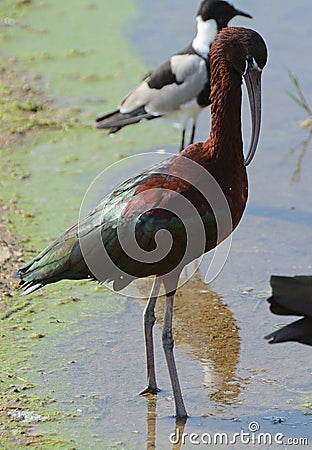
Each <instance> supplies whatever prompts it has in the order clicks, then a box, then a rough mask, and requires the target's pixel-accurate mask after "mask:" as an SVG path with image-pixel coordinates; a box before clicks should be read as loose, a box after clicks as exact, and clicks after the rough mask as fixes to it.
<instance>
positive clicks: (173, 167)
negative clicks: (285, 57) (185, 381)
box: [18, 27, 267, 418]
mask: <svg viewBox="0 0 312 450" xmlns="http://www.w3.org/2000/svg"><path fill="white" fill-rule="evenodd" d="M210 58H211V117H212V124H211V132H210V136H209V138H208V139H207V141H206V142H203V143H196V144H192V145H190V146H188V147H187V148H186V149H184V150H183V151H182V152H180V153H179V154H178V155H176V156H173V157H171V158H169V159H166V160H165V161H163V162H162V163H160V164H158V165H155V166H153V167H152V168H150V169H149V170H146V171H144V172H142V173H141V174H139V175H138V176H136V177H134V178H132V179H130V180H127V181H126V182H124V183H123V184H121V185H120V186H118V187H117V188H116V189H115V190H114V191H113V192H112V193H111V194H110V195H108V196H107V197H106V198H105V199H104V201H103V202H101V204H100V205H99V206H98V207H97V208H96V209H94V210H93V211H92V212H91V213H90V214H89V215H88V216H87V217H85V218H84V219H83V220H82V221H80V222H79V223H78V224H76V225H75V226H73V227H72V228H70V229H68V230H67V231H66V232H65V233H64V234H63V235H61V236H60V237H59V238H58V239H56V241H55V242H53V243H52V244H51V245H50V246H49V247H48V248H47V249H45V250H43V252H41V253H40V254H39V255H38V256H37V257H36V258H34V259H33V260H32V261H31V262H29V263H28V264H26V265H24V266H23V267H22V268H21V269H20V270H19V271H18V276H19V278H20V279H21V282H20V286H21V288H24V289H25V294H27V293H30V292H32V291H35V290H36V289H39V288H41V287H43V286H45V285H46V284H48V283H54V282H56V281H59V280H63V279H86V278H88V279H97V280H98V281H100V282H104V281H112V282H113V288H114V289H115V290H120V289H122V288H123V287H125V286H126V285H128V284H129V283H130V282H131V281H133V280H134V279H136V278H142V277H147V276H152V275H155V281H154V285H153V288H152V292H151V294H150V298H149V300H148V302H147V305H146V308H145V311H144V330H145V340H146V353H147V374H148V386H147V388H146V389H145V391H143V393H156V392H157V391H158V387H157V384H156V376H155V368H154V355H153V335H152V328H153V325H154V322H155V314H154V308H155V303H156V300H157V297H158V295H159V292H160V287H161V285H163V286H164V289H165V294H166V304H165V316H164V326H163V335H162V339H163V347H164V351H165V356H166V359H167V365H168V369H169V374H170V378H171V383H172V388H173V393H174V399H175V405H176V415H177V417H181V418H182V417H186V415H187V413H186V409H185V406H184V402H183V399H182V394H181V389H180V384H179V380H178V375H177V370H176V366H175V361H174V355H173V346H174V343H173V337H172V314H173V301H174V295H175V291H176V288H177V285H178V280H179V277H180V273H181V271H182V270H183V268H184V266H185V265H186V264H187V263H189V262H190V261H192V260H194V259H195V258H197V257H199V256H200V255H201V254H203V253H204V252H207V251H209V250H210V249H212V248H214V247H215V246H216V245H217V244H218V243H219V242H220V240H222V239H224V238H225V237H226V236H228V235H229V234H230V233H231V232H232V231H233V230H234V228H235V227H236V226H237V225H238V223H239V221H240V219H241V217H242V214H243V211H244V209H245V205H246V201H247V195H248V181H247V174H246V168H245V165H247V164H248V163H250V161H251V160H252V158H253V155H254V153H255V151H256V147H257V143H258V138H259V133H260V117H261V73H262V69H263V67H264V66H265V64H266V60H267V49H266V45H265V43H264V41H263V39H262V37H261V36H260V35H259V34H258V33H256V32H255V31H253V30H250V29H245V28H235V27H233V28H225V29H223V30H222V31H221V32H220V33H219V34H218V36H217V38H216V39H215V41H214V43H213V45H212V47H211V52H210ZM243 77H244V79H245V82H246V86H247V90H248V93H249V101H250V107H251V117H252V133H251V143H250V148H249V151H248V154H247V157H246V159H245V160H244V155H243V142H242V132H241V97H242V92H241V84H242V78H243ZM197 168H200V170H197ZM211 179H213V180H214V183H215V185H216V186H218V189H219V191H220V192H221V193H222V195H223V199H224V202H223V203H221V204H218V205H217V208H216V209H215V208H213V207H212V204H214V203H213V202H214V198H213V196H215V195H217V194H216V192H214V187H215V185H214V184H213V183H212V182H211ZM202 185H208V188H209V189H208V193H207V192H206V193H203V190H201V188H202ZM210 190H211V192H210ZM179 201H182V207H181V208H180V209H179V208H178V209H179V211H178V212H179V213H180V216H181V217H179V216H178V214H177V213H176V211H177V209H176V204H177V203H179ZM183 201H184V203H183ZM187 202H188V204H189V205H190V207H189V208H186V211H185V209H184V205H185V203H187ZM220 205H221V206H220ZM218 208H219V209H218ZM227 212H229V215H230V220H231V223H230V227H228V225H229V223H228V221H227ZM223 216H224V217H226V220H225V223H224V224H223V222H222V218H223ZM198 217H199V220H198ZM220 217H221V227H219V222H218V221H219V218H220ZM200 227H201V228H202V229H203V233H202V234H200V233H201V228H200ZM187 231H188V232H190V235H188V234H187ZM133 232H134V233H133ZM161 232H165V235H162V237H163V239H160V234H159V233H161ZM133 234H134V237H135V243H136V245H137V246H138V247H139V251H138V256H136V254H135V256H133V254H134V253H131V252H130V253H129V254H128V253H127V252H126V251H125V249H124V244H126V245H127V244H128V239H129V240H131V238H132V237H133ZM168 236H170V239H171V240H170V239H169V241H170V242H169V244H168ZM220 236H221V237H220ZM189 239H190V240H191V242H192V243H191V245H188V240H189ZM164 242H165V244H166V243H167V244H166V245H167V247H166V252H165V255H162V256H161V257H160V258H159V259H158V260H157V261H155V260H154V259H153V258H150V259H149V258H148V256H146V255H149V254H151V255H153V256H154V252H155V251H157V250H158V247H161V244H164ZM134 247H135V246H134ZM130 250H132V249H130ZM136 250H137V249H136ZM140 250H142V251H143V253H144V257H145V258H146V259H145V260H144V259H142V257H141V253H140ZM90 267H92V270H90Z"/></svg>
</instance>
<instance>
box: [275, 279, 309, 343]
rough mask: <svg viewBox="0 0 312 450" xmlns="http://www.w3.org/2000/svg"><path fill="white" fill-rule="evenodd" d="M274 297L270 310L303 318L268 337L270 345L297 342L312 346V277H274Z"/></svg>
mask: <svg viewBox="0 0 312 450" xmlns="http://www.w3.org/2000/svg"><path fill="white" fill-rule="evenodd" d="M270 283H271V287H272V296H271V297H270V298H269V299H268V302H269V303H270V310H271V311H272V313H274V314H279V315H282V316H302V319H299V320H296V321H295V322H292V323H290V324H289V325H286V326H284V327H282V328H280V329H278V330H276V331H273V333H271V334H269V335H268V336H266V339H268V340H269V342H270V344H276V343H278V342H287V341H295V342H300V343H301V344H307V345H312V276H305V275H302V276H295V277H283V276H277V275H273V276H272V277H271V280H270Z"/></svg>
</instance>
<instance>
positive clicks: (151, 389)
mask: <svg viewBox="0 0 312 450" xmlns="http://www.w3.org/2000/svg"><path fill="white" fill-rule="evenodd" d="M158 392H160V389H158V387H157V386H156V387H152V386H147V387H146V388H145V389H144V390H143V391H142V392H140V394H139V395H147V394H155V395H156V394H158Z"/></svg>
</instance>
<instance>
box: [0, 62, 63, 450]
mask: <svg viewBox="0 0 312 450" xmlns="http://www.w3.org/2000/svg"><path fill="white" fill-rule="evenodd" d="M5 65H6V67H5V68H4V67H3V68H1V70H0V88H1V101H0V116H1V120H0V149H1V150H0V153H1V161H2V163H1V166H2V168H1V171H2V172H3V171H4V172H5V173H7V174H9V177H11V178H12V179H26V178H27V177H28V174H27V173H25V172H24V171H23V170H22V169H21V167H20V166H19V164H17V163H14V162H13V161H12V158H11V156H12V154H13V153H16V152H19V151H21V152H22V151H23V150H24V146H25V144H26V142H27V141H29V140H31V139H33V138H34V137H35V136H36V135H38V134H39V133H41V132H42V128H44V129H45V131H46V132H49V130H50V131H51V130H54V129H55V127H57V128H61V127H62V126H63V125H62V124H63V122H64V121H65V120H66V116H65V115H64V113H63V112H60V111H58V110H57V109H56V108H55V107H54V105H53V102H51V101H48V100H47V99H46V95H45V93H44V91H43V90H42V89H41V86H40V79H39V78H38V79H37V80H36V79H34V78H33V77H31V76H30V75H29V74H26V73H25V72H20V71H18V70H16V69H15V68H14V65H13V64H12V63H9V61H6V64H5ZM3 183H5V180H3V178H2V179H1V181H0V184H1V185H2V188H1V194H0V323H1V341H0V354H1V368H0V383H1V393H0V426H1V435H0V446H1V448H3V449H4V448H5V449H7V448H16V447H20V446H22V445H23V446H26V445H27V446H28V445H31V446H32V447H33V448H38V447H39V446H40V448H42V447H41V445H43V444H47V445H48V444H51V445H54V444H60V445H61V444H62V442H61V441H58V440H57V439H54V438H52V439H51V440H50V441H51V442H50V443H49V442H47V440H46V438H43V437H42V436H39V435H38V434H36V433H33V432H32V431H31V426H33V425H34V424H35V423H38V422H41V421H45V420H53V419H56V416H54V413H53V412H52V413H51V411H49V412H47V411H46V405H47V404H49V403H50V399H47V398H44V397H38V396H34V395H32V393H31V392H32V388H33V382H32V381H31V380H30V379H29V378H27V379H25V378H24V377H23V376H22V375H20V374H21V372H23V367H24V366H25V363H26V361H27V360H28V359H29V357H30V353H29V352H30V351H31V349H32V348H33V347H34V345H33V344H32V343H31V342H33V343H34V342H35V341H36V340H37V339H40V338H41V337H43V336H40V334H36V333H33V334H30V336H31V339H32V341H30V342H29V344H28V343H27V344H26V345H25V341H26V342H27V337H28V336H29V332H30V331H31V325H30V323H31V320H30V316H31V315H32V314H33V313H35V311H36V310H37V309H38V302H32V301H30V300H29V299H25V298H21V297H20V296H19V295H18V293H17V292H16V290H17V280H16V279H15V278H14V274H15V272H16V271H17V269H18V268H19V267H20V266H21V265H22V263H23V262H24V261H25V260H24V257H23V255H25V254H26V255H27V254H29V245H28V246H27V239H26V238H24V240H23V241H22V240H21V239H20V238H19V237H18V234H19V229H18V225H19V224H20V225H22V224H23V221H26V222H27V221H29V220H31V219H32V214H31V213H30V212H29V211H27V210H24V209H22V208H21V207H20V205H19V202H18V200H17V199H16V198H15V196H14V193H13V192H12V198H9V197H10V196H6V198H3V196H2V194H3V193H4V191H5V190H6V186H4V185H3ZM21 241H22V244H21ZM33 411H35V412H33ZM63 444H64V445H65V442H63ZM37 446H38V447H37ZM66 448H70V447H66Z"/></svg>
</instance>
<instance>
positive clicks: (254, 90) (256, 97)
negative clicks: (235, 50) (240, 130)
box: [244, 59, 262, 166]
mask: <svg viewBox="0 0 312 450" xmlns="http://www.w3.org/2000/svg"><path fill="white" fill-rule="evenodd" d="M261 74H262V70H261V69H260V68H259V66H258V65H257V63H256V62H255V61H254V60H253V59H252V60H250V61H248V67H247V70H246V72H245V74H244V80H245V84H246V87H247V92H248V97H249V105H250V114H251V126H252V129H251V139H250V145H249V150H248V153H247V156H246V157H245V161H244V164H245V166H248V164H250V163H251V161H252V160H253V157H254V156H255V153H256V150H257V145H258V141H259V136H260V127H261Z"/></svg>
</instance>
